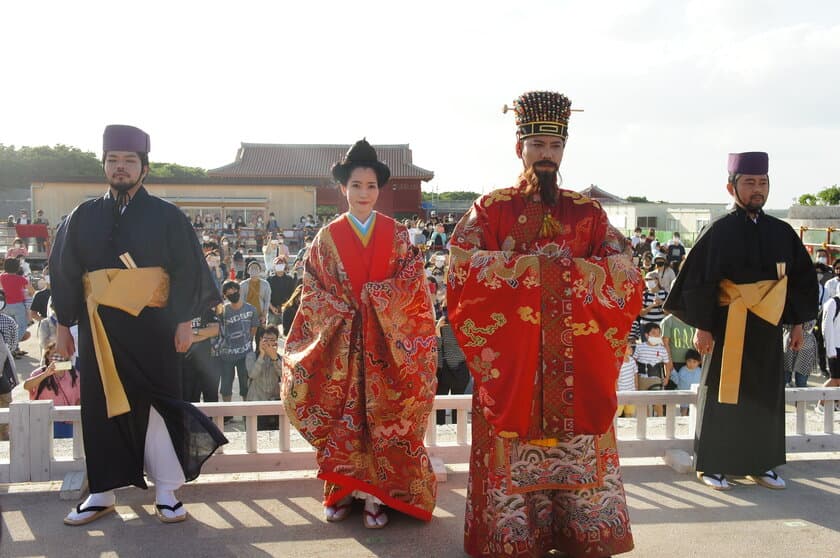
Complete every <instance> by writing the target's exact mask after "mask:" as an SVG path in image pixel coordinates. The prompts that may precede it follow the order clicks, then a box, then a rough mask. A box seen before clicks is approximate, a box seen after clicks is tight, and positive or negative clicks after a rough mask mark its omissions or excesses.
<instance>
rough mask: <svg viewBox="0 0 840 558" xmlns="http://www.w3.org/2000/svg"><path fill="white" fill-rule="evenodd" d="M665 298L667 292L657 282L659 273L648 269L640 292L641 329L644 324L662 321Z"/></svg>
mask: <svg viewBox="0 0 840 558" xmlns="http://www.w3.org/2000/svg"><path fill="white" fill-rule="evenodd" d="M666 298H668V292H667V291H666V290H665V289H663V288H662V286H661V285H660V284H659V273H658V272H656V271H648V272H647V273H646V274H645V291H644V292H643V293H642V310H641V311H640V312H639V322H640V325H641V327H642V329H644V327H645V324H649V323H655V324H659V322H661V321H662V318H664V317H665V310H664V308H663V307H664V305H665V299H666ZM643 333H644V331H643ZM643 340H644V338H643Z"/></svg>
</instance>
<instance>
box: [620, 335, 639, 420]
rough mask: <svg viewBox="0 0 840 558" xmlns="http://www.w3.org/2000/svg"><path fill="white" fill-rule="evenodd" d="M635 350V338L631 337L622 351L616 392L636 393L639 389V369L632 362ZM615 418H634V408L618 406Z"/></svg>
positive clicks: (634, 362)
mask: <svg viewBox="0 0 840 558" xmlns="http://www.w3.org/2000/svg"><path fill="white" fill-rule="evenodd" d="M635 349H636V338H635V337H631V338H629V339H628V340H627V347H626V348H625V350H624V361H623V362H622V363H621V369H620V370H619V371H618V386H617V389H618V391H636V390H638V389H639V367H638V366H636V361H635V360H633V351H635ZM616 416H617V417H633V416H636V406H635V405H621V404H619V405H618V410H617V412H616Z"/></svg>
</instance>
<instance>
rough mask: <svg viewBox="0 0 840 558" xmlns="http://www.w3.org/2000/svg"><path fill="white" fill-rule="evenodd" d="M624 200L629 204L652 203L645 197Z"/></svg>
mask: <svg viewBox="0 0 840 558" xmlns="http://www.w3.org/2000/svg"><path fill="white" fill-rule="evenodd" d="M624 199H625V200H627V201H629V202H630V203H652V202H651V201H650V200H649V199H647V197H646V196H627V197H626V198H624Z"/></svg>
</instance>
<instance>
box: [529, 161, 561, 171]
mask: <svg viewBox="0 0 840 558" xmlns="http://www.w3.org/2000/svg"><path fill="white" fill-rule="evenodd" d="M537 165H539V166H547V167H551V168H553V169H554V172H557V171H558V170H559V169H560V166H559V165H558V164H557V163H555V162H554V161H549V160H548V159H541V160H539V161H537V162H535V163H534V164H533V165H531V168H533V169H534V172H536V173H544V172H546V171H543V170H540V171H537V169H536V167H537Z"/></svg>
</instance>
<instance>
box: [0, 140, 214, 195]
mask: <svg viewBox="0 0 840 558" xmlns="http://www.w3.org/2000/svg"><path fill="white" fill-rule="evenodd" d="M149 167H150V168H149V174H150V175H151V176H153V177H159V178H196V177H203V176H207V172H206V171H205V170H204V169H201V168H198V167H185V166H182V165H178V164H175V163H150V165H149ZM101 176H102V162H101V161H100V160H99V159H98V158H97V157H96V155H95V154H94V153H91V152H90V151H82V150H81V149H79V148H77V147H71V146H68V145H61V144H59V145H56V146H55V147H49V146H47V145H42V146H39V147H20V148H15V146H14V145H3V144H0V189H3V188H29V185H30V184H31V183H32V182H33V181H34V180H37V179H39V178H74V177H101Z"/></svg>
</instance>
